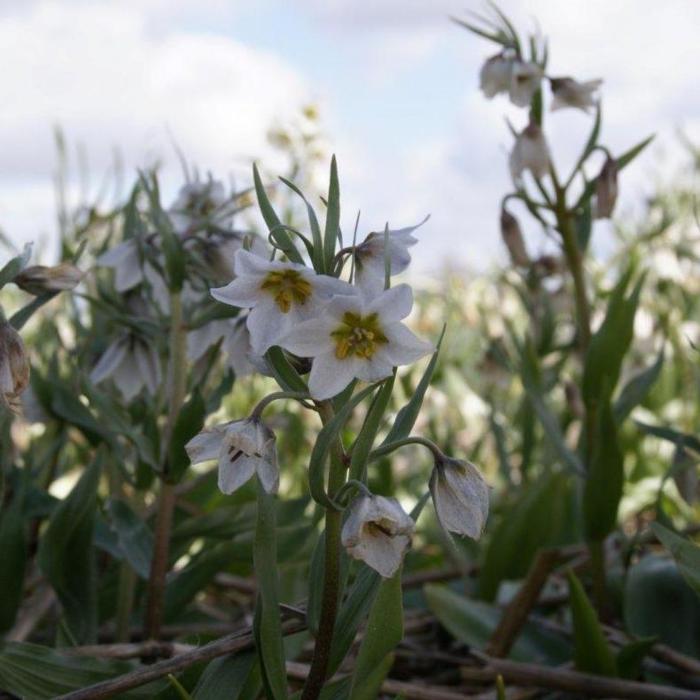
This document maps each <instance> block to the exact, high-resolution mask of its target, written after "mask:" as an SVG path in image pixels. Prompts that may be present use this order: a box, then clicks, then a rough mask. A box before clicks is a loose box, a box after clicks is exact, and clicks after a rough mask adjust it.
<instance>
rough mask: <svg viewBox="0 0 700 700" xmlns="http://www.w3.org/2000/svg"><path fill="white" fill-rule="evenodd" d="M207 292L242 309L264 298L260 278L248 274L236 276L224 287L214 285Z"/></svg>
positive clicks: (225, 302)
mask: <svg viewBox="0 0 700 700" xmlns="http://www.w3.org/2000/svg"><path fill="white" fill-rule="evenodd" d="M239 252H241V251H239ZM209 292H210V293H211V295H212V296H213V297H214V299H216V300H217V301H220V302H222V303H224V304H230V305H231V306H238V307H240V308H243V309H248V308H250V307H252V306H255V305H256V304H257V303H258V302H259V301H260V299H262V298H264V297H263V294H262V292H261V290H260V280H259V279H258V278H257V277H253V276H248V275H243V276H241V277H236V279H235V280H233V282H229V283H228V284H227V285H226V286H225V287H214V288H213V289H210V290H209Z"/></svg>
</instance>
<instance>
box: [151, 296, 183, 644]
mask: <svg viewBox="0 0 700 700" xmlns="http://www.w3.org/2000/svg"><path fill="white" fill-rule="evenodd" d="M186 340H187V332H186V330H185V327H184V325H183V318H182V299H181V297H180V293H179V292H174V293H172V294H171V295H170V365H169V367H168V370H169V372H168V386H169V388H170V396H169V403H170V408H169V411H168V422H167V424H166V426H165V433H164V436H163V437H164V439H163V443H162V444H163V445H164V450H165V454H166V455H167V446H168V445H169V444H170V438H171V437H172V432H173V429H174V427H175V421H176V420H177V417H178V414H179V413H180V409H181V408H182V404H183V402H184V399H185V394H186V392H187V372H186V363H187V357H186ZM166 460H167V457H166ZM174 509H175V485H174V484H172V483H169V482H168V480H167V461H166V462H165V463H164V468H163V471H162V473H161V483H160V493H159V495H158V513H157V516H156V528H155V533H154V542H153V559H152V560H151V572H150V575H149V578H148V597H147V603H146V619H145V636H146V638H147V639H158V636H159V635H160V627H161V622H162V618H163V596H164V594H165V577H166V574H167V572H168V556H169V552H170V531H171V529H172V522H173V511H174Z"/></svg>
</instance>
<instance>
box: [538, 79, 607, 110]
mask: <svg viewBox="0 0 700 700" xmlns="http://www.w3.org/2000/svg"><path fill="white" fill-rule="evenodd" d="M549 84H550V86H551V88H552V95H554V99H553V100H552V107H551V109H552V111H554V110H557V109H564V108H565V107H573V108H575V109H580V110H583V111H584V112H588V111H589V110H590V109H592V108H593V107H595V105H596V99H595V92H596V90H597V89H598V88H599V87H600V86H601V85H602V84H603V81H602V80H587V81H586V82H585V83H579V82H578V80H574V79H573V78H550V79H549Z"/></svg>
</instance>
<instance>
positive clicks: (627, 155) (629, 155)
mask: <svg viewBox="0 0 700 700" xmlns="http://www.w3.org/2000/svg"><path fill="white" fill-rule="evenodd" d="M655 136H656V134H652V135H651V136H647V138H645V139H644V141H641V142H640V143H638V144H637V145H636V146H633V147H632V148H630V149H629V151H625V152H624V153H623V154H622V155H620V156H618V157H617V169H618V171H619V170H622V168H624V167H625V166H627V165H629V164H630V163H631V162H632V161H633V160H634V159H635V158H636V157H637V156H638V155H639V154H640V153H641V152H642V151H643V150H644V149H645V148H646V147H647V146H648V145H649V144H650V143H651V142H652V141H653V140H654V137H655Z"/></svg>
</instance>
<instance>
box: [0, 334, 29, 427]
mask: <svg viewBox="0 0 700 700" xmlns="http://www.w3.org/2000/svg"><path fill="white" fill-rule="evenodd" d="M28 384H29V359H28V358H27V351H26V349H25V347H24V342H23V341H22V338H21V336H20V334H19V333H18V332H17V331H16V330H15V329H14V328H13V327H12V326H11V325H10V324H9V323H8V322H7V321H0V404H2V405H4V406H6V407H7V408H9V409H10V410H11V411H13V412H15V413H17V412H18V411H19V406H20V398H19V397H20V394H21V393H22V392H23V391H24V390H25V389H26V388H27V385H28Z"/></svg>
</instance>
